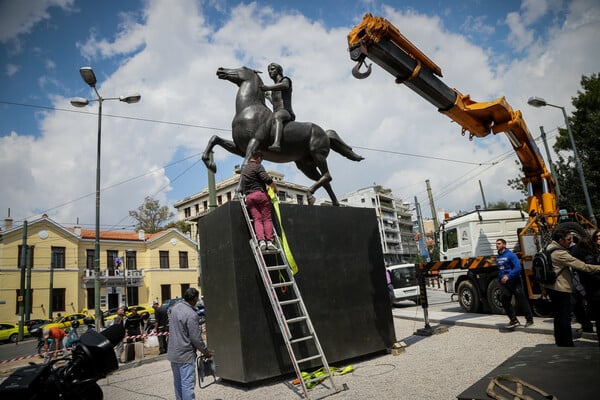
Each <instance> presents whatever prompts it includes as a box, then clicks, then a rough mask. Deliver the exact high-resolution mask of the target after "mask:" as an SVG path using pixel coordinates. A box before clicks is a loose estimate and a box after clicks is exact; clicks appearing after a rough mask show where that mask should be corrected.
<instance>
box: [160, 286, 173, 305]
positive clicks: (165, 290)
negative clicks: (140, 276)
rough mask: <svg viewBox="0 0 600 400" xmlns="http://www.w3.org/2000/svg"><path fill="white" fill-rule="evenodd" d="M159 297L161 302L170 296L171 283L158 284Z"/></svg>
mask: <svg viewBox="0 0 600 400" xmlns="http://www.w3.org/2000/svg"><path fill="white" fill-rule="evenodd" d="M160 298H161V302H162V303H164V302H165V300H169V299H170V298H171V285H160Z"/></svg>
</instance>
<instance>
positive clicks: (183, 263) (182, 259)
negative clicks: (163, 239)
mask: <svg viewBox="0 0 600 400" xmlns="http://www.w3.org/2000/svg"><path fill="white" fill-rule="evenodd" d="M179 268H189V265H188V253H187V251H180V252H179Z"/></svg>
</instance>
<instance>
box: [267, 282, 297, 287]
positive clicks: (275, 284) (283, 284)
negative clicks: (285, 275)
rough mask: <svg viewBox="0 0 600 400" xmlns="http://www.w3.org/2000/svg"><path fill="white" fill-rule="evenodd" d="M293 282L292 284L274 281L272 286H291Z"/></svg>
mask: <svg viewBox="0 0 600 400" xmlns="http://www.w3.org/2000/svg"><path fill="white" fill-rule="evenodd" d="M293 284H294V283H293V282H282V283H274V284H273V285H272V286H273V287H274V288H278V287H285V286H292V285H293Z"/></svg>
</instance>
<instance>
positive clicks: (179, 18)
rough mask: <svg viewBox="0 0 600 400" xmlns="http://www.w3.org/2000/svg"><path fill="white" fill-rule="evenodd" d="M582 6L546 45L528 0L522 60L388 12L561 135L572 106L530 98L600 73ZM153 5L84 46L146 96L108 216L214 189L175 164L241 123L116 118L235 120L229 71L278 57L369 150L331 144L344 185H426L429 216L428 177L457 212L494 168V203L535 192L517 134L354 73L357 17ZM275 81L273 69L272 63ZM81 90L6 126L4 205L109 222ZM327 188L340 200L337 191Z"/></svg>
mask: <svg viewBox="0 0 600 400" xmlns="http://www.w3.org/2000/svg"><path fill="white" fill-rule="evenodd" d="M582 3H585V2H584V1H582V0H581V1H575V2H572V4H571V14H569V15H568V18H567V19H566V21H564V24H561V25H555V26H554V28H553V29H551V30H549V32H550V34H549V37H548V39H547V41H545V42H544V41H542V40H539V41H537V42H534V41H533V37H532V36H530V32H529V31H528V30H527V23H530V22H531V21H535V20H537V19H539V13H536V12H534V10H541V9H542V7H540V6H539V4H538V3H536V2H528V3H524V6H523V7H524V8H526V9H527V10H528V11H527V12H528V13H529V14H528V16H527V20H525V18H524V17H523V18H522V17H520V16H519V15H517V14H515V15H514V16H512V14H511V15H509V16H507V18H506V19H507V21H509V20H510V21H512V22H511V24H510V26H511V28H513V30H512V31H511V33H510V35H511V36H510V37H509V38H507V40H510V38H511V37H517V36H519V37H520V40H522V43H529V45H527V46H525V45H524V46H522V49H523V53H522V54H521V55H520V56H519V57H518V58H515V59H513V60H511V62H510V63H507V64H501V63H499V61H498V60H497V59H496V58H495V55H494V54H491V52H490V51H489V50H488V49H484V48H482V47H481V46H479V45H478V44H477V43H476V42H474V41H473V40H470V39H469V38H466V37H465V36H463V35H460V34H458V33H455V32H449V31H447V30H446V28H444V27H443V24H442V23H441V20H440V19H439V18H438V17H431V16H425V15H420V14H417V13H414V12H400V11H398V10H395V9H393V8H386V9H385V16H386V18H388V19H389V20H391V21H392V22H393V23H394V24H396V26H398V27H400V28H401V31H402V32H403V34H404V35H405V36H406V37H407V38H409V39H410V40H411V41H413V42H414V43H415V44H416V45H417V46H418V47H419V48H421V49H422V50H423V51H424V53H425V54H427V55H428V56H430V58H431V59H433V60H434V61H435V62H436V63H438V64H439V65H440V67H441V68H442V71H443V73H444V78H443V79H442V81H443V82H444V83H445V84H446V85H448V86H450V87H455V88H457V89H458V90H460V91H461V92H463V93H465V94H466V93H470V94H471V96H472V98H473V99H474V100H476V101H490V100H492V99H494V98H496V97H500V96H506V98H507V100H508V102H509V103H510V104H511V105H512V106H513V108H514V109H522V111H523V112H524V115H525V119H526V121H527V123H528V125H529V127H530V129H532V130H535V131H536V132H533V133H534V136H537V135H538V134H537V127H539V126H540V125H545V127H546V131H547V132H549V133H551V131H552V130H553V129H554V128H555V127H556V126H561V125H562V124H563V123H562V122H561V121H562V116H561V115H560V113H559V112H557V111H556V110H550V109H542V110H537V109H532V108H529V107H528V106H527V105H526V101H527V98H528V97H529V96H533V95H538V96H542V97H546V98H547V100H548V101H550V102H553V103H556V104H561V105H565V106H570V96H573V95H575V93H576V91H577V89H579V79H580V77H581V74H584V73H585V74H589V73H591V72H597V71H596V70H597V68H598V65H600V63H599V62H598V61H599V60H598V57H599V56H598V55H597V54H595V53H594V52H590V49H594V48H595V47H597V44H596V41H597V37H598V25H597V24H592V23H587V24H585V25H582V24H578V23H577V22H576V21H578V20H579V19H580V18H582V17H583V16H584V15H586V16H588V17H589V16H590V15H592V16H593V15H597V12H598V9H599V7H598V5H597V4H596V5H594V4H593V2H592V0H588V2H587V3H585V4H587V5H588V6H590V7H591V10H590V8H589V7H588V8H587V9H586V8H585V7H582ZM146 4H147V8H146V9H145V10H144V18H143V20H141V21H133V20H131V19H130V18H131V16H130V15H128V16H123V18H124V19H123V21H129V22H128V23H122V24H121V30H120V31H118V32H116V33H115V34H114V36H112V37H100V36H99V34H98V33H94V32H90V35H89V38H88V40H86V41H85V43H82V44H80V45H79V46H80V47H79V48H80V51H81V53H82V55H84V56H85V57H88V58H89V60H99V59H103V58H110V59H111V60H120V59H121V58H120V57H121V56H125V58H123V59H122V61H121V62H120V64H119V65H118V68H117V69H116V70H115V71H114V73H112V74H110V75H107V76H102V75H101V71H96V73H97V75H98V79H99V86H98V87H99V91H100V93H102V95H103V96H107V97H109V96H119V95H122V94H128V93H130V92H132V91H137V92H139V93H141V95H142V100H141V102H140V103H138V104H132V105H127V104H124V103H120V102H116V101H111V102H108V101H107V102H105V103H104V107H103V113H104V115H105V116H104V118H103V120H102V176H101V180H102V221H103V228H104V227H105V225H107V224H123V222H122V221H123V218H125V219H126V220H127V221H129V220H128V219H127V215H128V214H127V211H128V210H133V209H136V208H137V207H138V206H139V205H140V204H141V203H142V202H143V199H144V197H145V196H148V195H153V196H155V197H156V198H158V199H159V200H160V201H161V203H165V202H169V203H172V202H174V201H175V200H181V199H182V197H184V196H189V195H192V194H194V193H197V192H199V191H200V190H201V189H203V188H204V187H205V186H206V183H205V182H206V181H205V179H206V178H205V176H206V169H205V168H204V166H203V165H201V164H198V165H195V166H194V167H193V171H194V172H193V174H195V176H196V177H197V178H196V179H195V180H194V181H193V183H192V184H189V183H187V185H188V186H186V187H183V188H182V187H181V185H182V184H181V181H180V180H169V178H168V177H167V174H166V172H167V171H165V169H164V168H163V166H166V165H169V164H171V163H172V162H173V161H174V160H177V159H181V158H183V157H186V156H191V155H194V154H198V153H200V152H202V151H203V149H204V147H205V146H206V144H207V142H208V139H209V137H210V136H211V135H213V134H218V135H220V136H222V137H224V138H227V139H229V138H230V133H228V132H221V131H214V130H211V129H202V128H197V127H191V126H184V125H170V124H160V123H156V122H146V121H141V120H135V119H126V118H115V117H113V116H114V115H121V116H127V117H133V118H141V119H151V120H157V121H177V122H180V123H182V124H189V125H196V126H204V127H216V128H228V127H229V126H230V123H231V119H232V117H233V114H234V100H235V93H236V89H237V88H236V87H235V86H234V85H233V84H231V83H229V82H226V81H221V80H218V79H217V78H216V75H215V72H216V69H217V68H218V67H220V66H223V67H238V66H242V65H247V66H249V67H252V68H257V69H261V70H263V71H264V70H265V68H266V65H267V64H268V63H269V62H271V61H276V62H278V63H280V64H282V65H283V67H284V69H285V72H286V74H289V75H290V76H291V78H292V79H293V82H294V110H295V111H296V114H297V116H298V120H300V121H312V122H315V123H317V124H318V125H320V126H322V127H323V128H325V129H334V130H336V131H337V132H338V133H339V134H340V136H341V137H342V138H343V139H344V140H345V141H346V142H347V143H349V144H351V145H353V146H355V147H357V148H355V150H356V152H358V153H360V154H362V155H363V156H365V160H364V161H362V162H360V163H354V162H351V161H348V160H346V159H345V158H343V157H341V156H339V155H338V154H336V153H333V152H332V153H331V154H330V156H329V158H328V160H329V164H330V170H331V173H332V176H333V179H334V180H333V182H332V185H333V188H334V190H335V191H336V193H337V195H338V197H342V196H343V195H344V194H346V193H349V192H352V191H354V190H356V189H357V188H361V187H366V186H369V185H372V184H373V182H376V183H378V184H381V185H384V186H386V187H390V188H392V189H393V190H394V192H395V193H396V194H397V195H400V196H402V197H403V198H404V199H405V200H406V201H410V202H412V201H413V198H414V196H415V195H417V196H418V197H419V200H420V201H421V202H422V204H421V206H422V208H423V211H424V213H425V214H429V207H428V205H427V202H426V192H425V180H426V179H429V180H430V181H431V186H432V188H433V192H434V197H435V199H436V206H437V207H438V208H445V209H447V210H457V209H462V210H467V209H470V208H472V207H473V206H474V205H475V204H481V195H480V192H479V184H478V180H481V181H482V185H483V187H484V190H485V191H486V193H485V194H486V199H487V201H498V200H501V199H503V200H508V201H514V200H517V199H520V198H521V195H520V194H519V193H516V192H514V191H512V190H511V189H509V188H507V186H506V181H507V179H509V178H513V177H514V176H516V175H517V173H518V170H517V168H516V167H515V165H514V162H513V160H514V159H515V157H514V155H513V151H512V149H511V147H510V146H509V143H508V140H507V139H506V138H505V137H504V135H498V136H491V135H490V136H488V137H486V138H483V139H475V140H474V141H473V142H469V140H468V138H466V137H462V136H461V135H460V127H459V126H458V125H457V124H455V123H451V121H450V119H448V118H447V117H446V116H444V115H442V114H440V113H438V112H437V110H436V109H435V108H434V107H433V106H432V105H431V104H429V103H427V102H426V101H425V100H424V99H422V98H420V97H419V96H418V95H417V94H416V93H414V92H413V91H411V90H410V89H409V88H408V87H406V86H405V85H396V84H395V83H394V78H393V77H392V76H391V75H389V74H388V73H387V72H385V71H383V70H382V69H381V68H379V67H378V66H374V67H373V73H372V75H371V76H370V77H369V78H368V79H366V80H360V81H359V80H356V79H354V78H353V77H352V76H351V74H350V70H351V68H352V66H353V63H352V61H351V60H350V58H349V55H348V52H347V43H346V35H347V34H348V32H349V31H350V29H351V28H352V27H351V26H345V27H341V28H335V29H329V28H326V27H325V26H324V25H323V24H322V23H320V22H315V21H312V20H309V19H307V18H306V17H304V16H302V15H298V14H294V15H286V14H282V13H279V12H277V11H275V10H274V9H271V8H262V9H259V8H258V7H257V6H256V5H255V4H253V3H251V4H248V5H238V6H236V7H235V8H233V9H232V10H231V13H230V14H229V15H224V16H223V20H222V22H223V24H222V25H221V26H219V27H215V26H214V25H213V24H214V21H209V20H207V18H206V16H205V15H204V14H203V10H202V9H199V8H198V2H193V1H177V2H163V1H149V2H147V3H146ZM525 6H527V7H525ZM536 7H537V8H536ZM132 21H133V22H132ZM440 38H443V40H440ZM117 56H119V57H117ZM263 79H265V80H266V79H268V76H266V74H263ZM56 84H58V83H56ZM86 89H87V88H86ZM82 92H83V90H82ZM88 93H89V92H87V91H86V92H83V95H86V94H88ZM68 100H69V99H65V98H61V97H56V98H55V99H53V102H54V106H55V107H56V108H58V109H71V110H73V111H84V112H85V113H83V114H82V113H77V112H73V113H65V112H61V111H51V112H45V113H43V114H42V115H41V116H40V130H41V133H42V135H41V137H39V138H36V139H33V138H31V137H28V136H21V135H19V134H17V133H13V134H12V135H10V136H5V137H0V168H1V169H2V170H3V171H15V172H14V173H11V174H2V176H1V177H0V184H1V186H2V187H7V186H6V185H10V186H11V187H13V188H14V190H11V192H10V193H9V195H8V196H6V197H5V196H2V197H3V198H2V199H0V209H6V206H10V205H11V204H12V205H15V204H18V207H19V209H21V210H20V213H21V214H22V216H23V217H25V216H30V215H32V214H35V213H36V212H40V211H39V210H46V209H48V208H50V207H54V206H58V205H62V206H61V207H57V208H56V209H53V210H52V211H51V212H50V214H51V215H52V216H53V217H55V218H56V219H57V220H59V221H74V220H75V218H77V217H79V218H80V220H81V221H82V223H85V221H88V223H90V222H91V221H93V212H94V208H93V203H94V197H93V194H94V188H95V180H94V177H95V168H96V158H95V156H96V144H97V142H96V139H97V137H96V129H97V104H96V103H94V104H93V105H91V106H90V107H88V108H86V109H83V110H77V109H73V108H72V107H71V106H70V105H69V103H68ZM74 144H76V145H74ZM358 147H360V148H358ZM9 149H10V150H9ZM369 149H385V150H389V151H392V152H399V153H408V154H415V155H425V156H430V157H436V158H441V159H448V160H458V161H464V162H473V163H488V162H490V161H492V160H495V159H497V158H498V156H500V155H503V154H508V158H507V159H506V160H505V161H503V162H502V163H500V164H498V165H494V166H490V165H487V164H485V165H482V166H477V165H473V164H466V163H458V162H453V161H444V160H434V159H428V158H419V157H413V156H408V155H398V154H391V153H383V152H375V151H372V150H369ZM215 158H216V161H217V164H218V167H219V171H218V173H217V179H218V180H219V179H224V178H227V177H229V176H230V175H231V171H232V166H233V165H234V164H239V163H240V162H241V159H240V158H239V157H237V156H231V155H230V154H229V153H227V152H226V151H225V150H223V149H220V148H219V149H217V150H216V152H215ZM197 159H198V157H196V158H195V160H197ZM268 168H270V169H275V170H279V171H282V172H284V173H285V174H286V179H289V180H291V181H296V182H298V183H301V184H309V183H310V181H309V180H308V179H307V178H305V177H303V176H302V174H301V173H300V172H298V171H297V169H296V168H295V166H294V165H293V164H287V165H280V164H271V163H269V164H268ZM149 171H152V172H151V173H150V172H149ZM190 173H192V172H188V174H190ZM134 177H139V178H137V179H132V178H134ZM9 178H10V181H9ZM188 182H189V181H188ZM115 185H116V186H115ZM165 187H171V188H177V189H178V190H177V192H178V193H184V195H183V196H182V195H180V196H179V197H177V198H173V197H172V195H171V193H169V191H168V190H167V191H165V190H164V188H165ZM13 192H14V193H13ZM32 193H34V195H32ZM317 195H318V196H319V197H326V194H325V192H324V191H319V192H317ZM72 199H80V200H77V201H72ZM13 208H14V206H13ZM15 211H16V210H13V215H14V212H15ZM105 221H106V222H105ZM106 227H108V226H106Z"/></svg>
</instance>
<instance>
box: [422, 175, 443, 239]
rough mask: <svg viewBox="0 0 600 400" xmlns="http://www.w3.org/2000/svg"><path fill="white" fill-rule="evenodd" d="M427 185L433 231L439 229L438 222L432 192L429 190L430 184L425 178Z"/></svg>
mask: <svg viewBox="0 0 600 400" xmlns="http://www.w3.org/2000/svg"><path fill="white" fill-rule="evenodd" d="M425 184H426V185H427V196H428V197H429V206H430V207H431V217H432V218H433V228H434V230H435V232H437V231H439V230H440V223H439V221H438V218H437V211H436V209H435V203H434V202H433V194H432V192H431V186H430V185H429V179H427V180H425Z"/></svg>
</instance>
